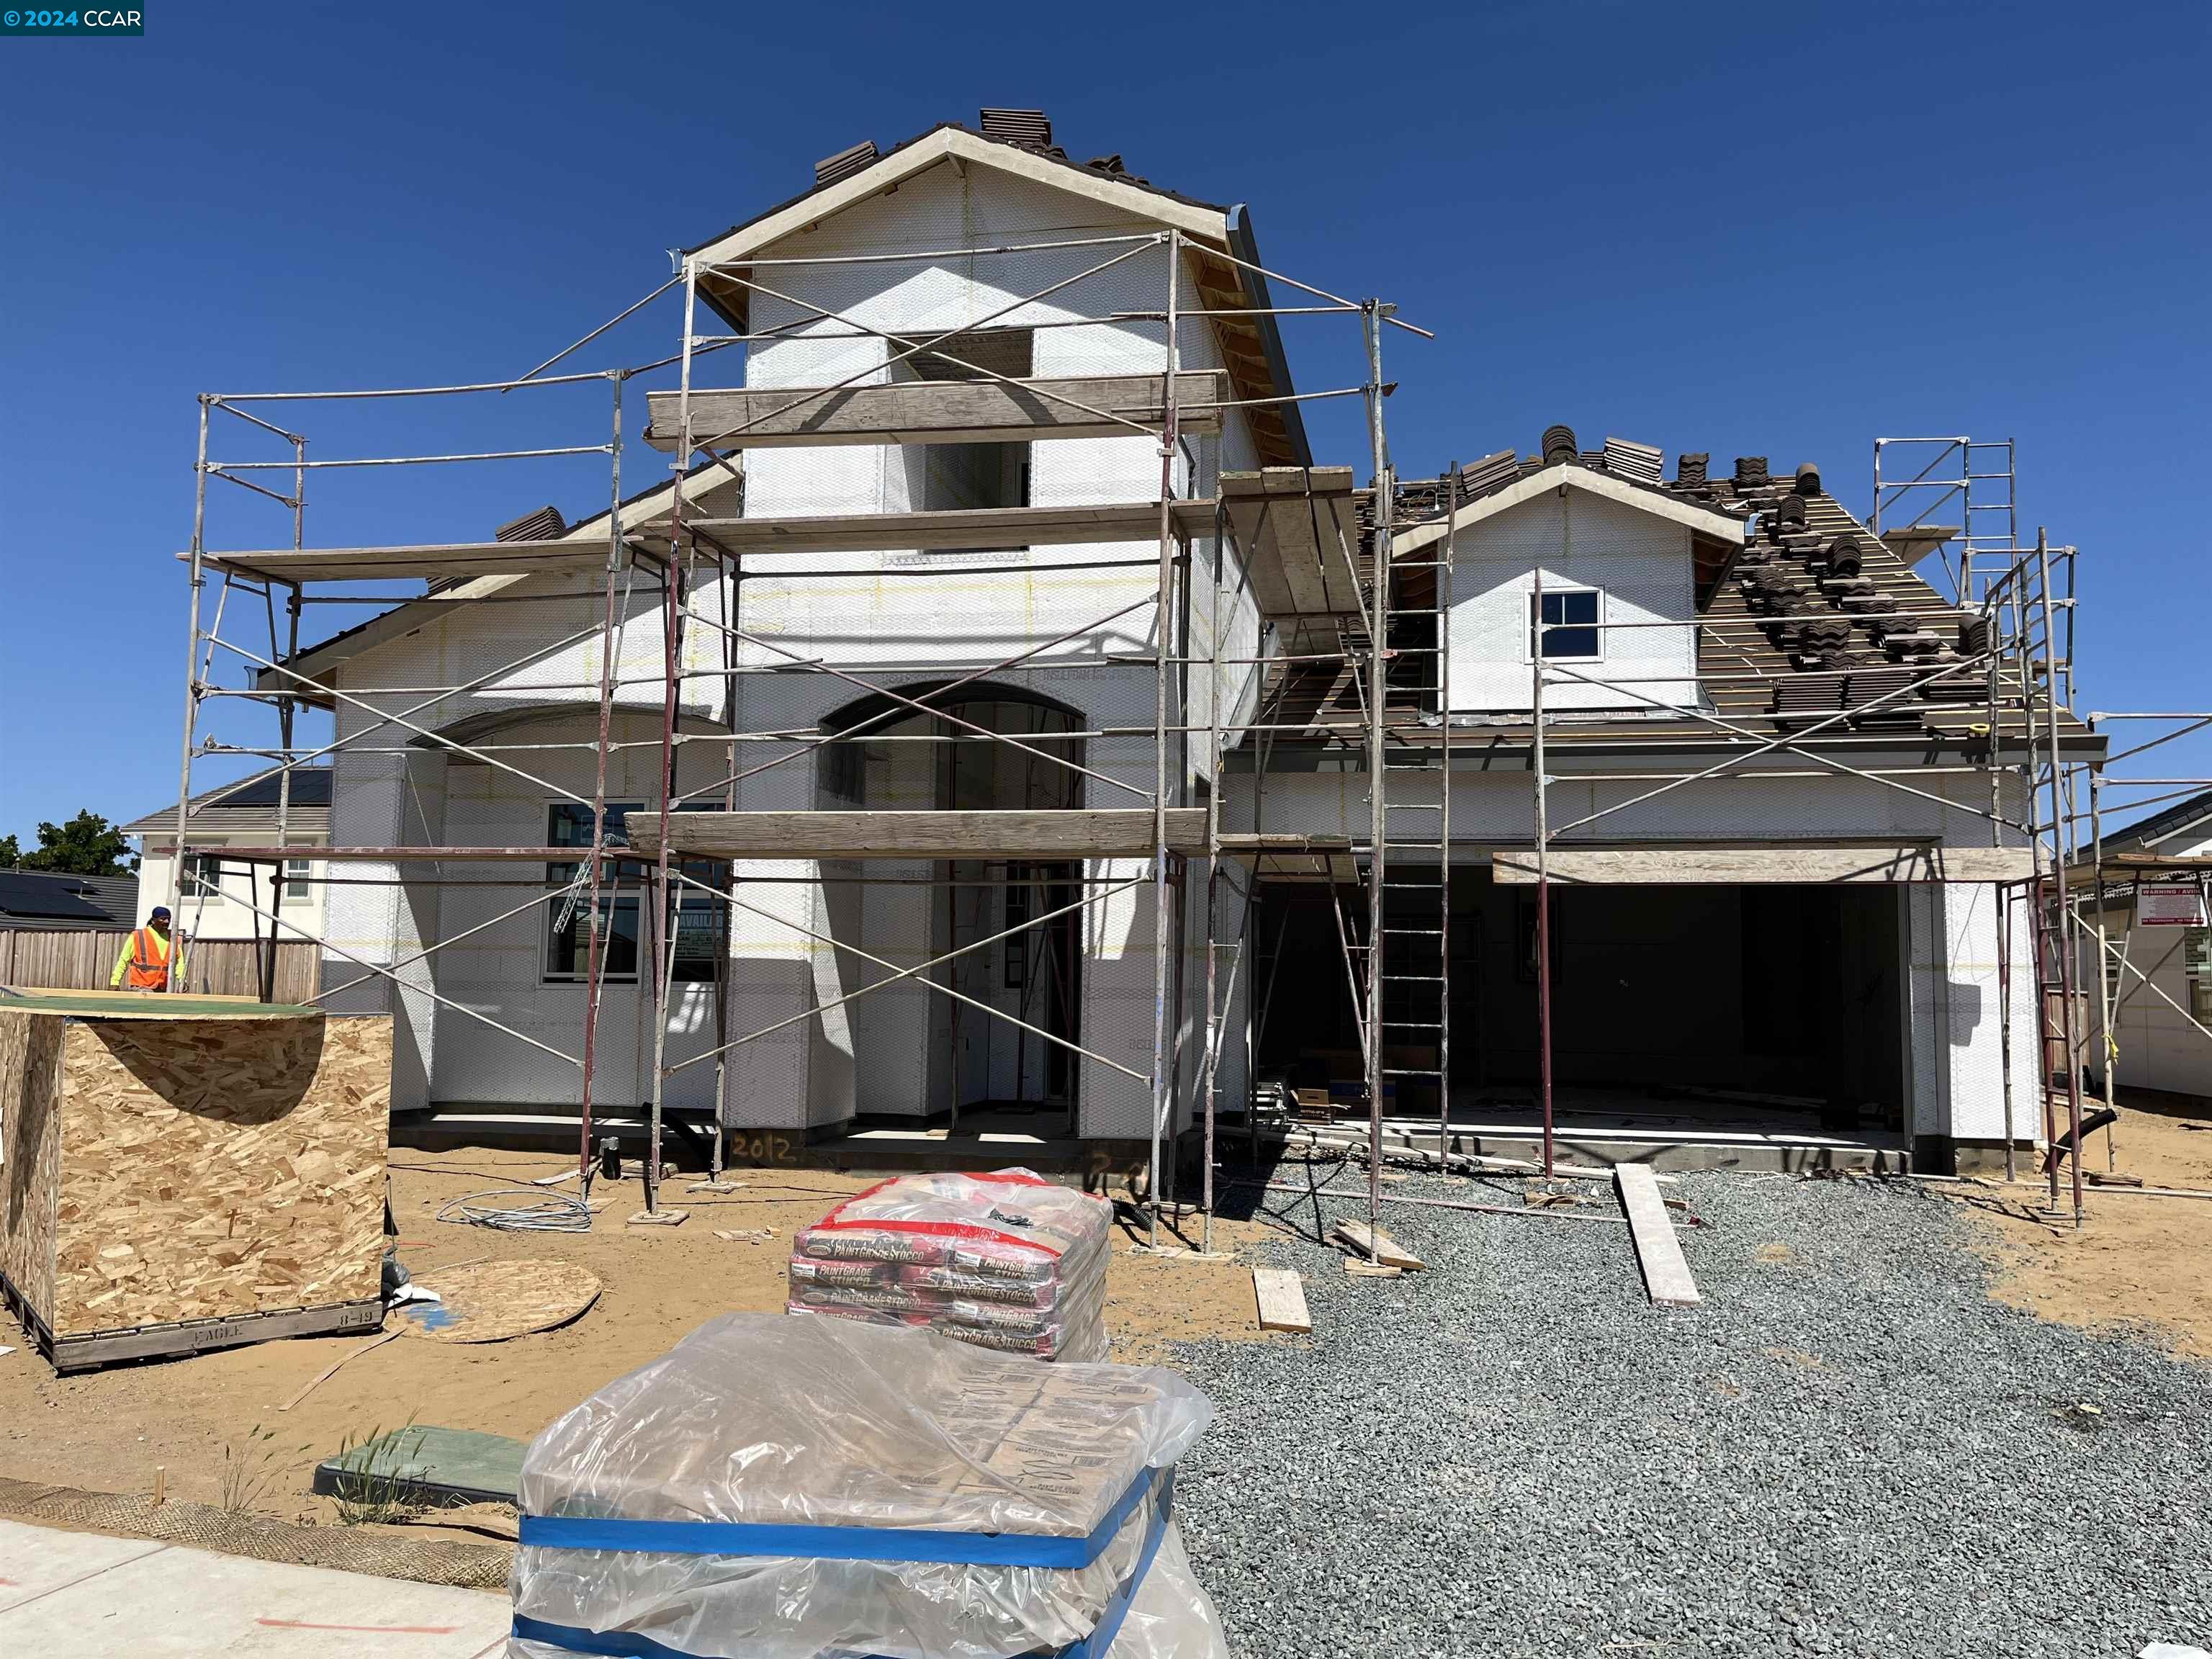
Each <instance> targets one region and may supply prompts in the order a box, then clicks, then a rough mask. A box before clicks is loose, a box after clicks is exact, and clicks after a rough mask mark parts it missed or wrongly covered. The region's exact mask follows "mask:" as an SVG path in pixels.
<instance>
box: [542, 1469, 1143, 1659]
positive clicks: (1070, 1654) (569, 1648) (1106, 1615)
mask: <svg viewBox="0 0 2212 1659" xmlns="http://www.w3.org/2000/svg"><path fill="white" fill-rule="evenodd" d="M1174 1487H1175V1474H1174V1471H1173V1470H1170V1471H1169V1472H1168V1475H1167V1478H1166V1479H1165V1480H1163V1481H1162V1482H1161V1483H1160V1501H1159V1502H1158V1504H1155V1505H1153V1508H1152V1522H1151V1524H1150V1525H1149V1526H1148V1527H1147V1528H1146V1532H1145V1547H1144V1549H1143V1550H1142V1551H1141V1552H1140V1553H1139V1555H1138V1557H1137V1566H1136V1571H1133V1572H1132V1573H1131V1574H1130V1575H1129V1576H1128V1577H1127V1579H1125V1580H1123V1581H1122V1583H1121V1588H1120V1589H1117V1590H1115V1592H1114V1599H1113V1600H1112V1601H1109V1602H1108V1603H1107V1604H1106V1607H1105V1611H1104V1612H1103V1613H1102V1614H1101V1615H1100V1616H1099V1620H1098V1623H1097V1626H1094V1627H1093V1629H1092V1630H1091V1634H1090V1635H1088V1636H1086V1637H1085V1638H1083V1639H1082V1640H1081V1641H1080V1642H1077V1643H1075V1644H1073V1645H1071V1646H1068V1647H1065V1648H1061V1649H1060V1650H1057V1652H1055V1653H1054V1654H1053V1655H1051V1656H1050V1659H1106V1654H1107V1651H1108V1650H1109V1649H1110V1648H1112V1647H1113V1645H1114V1638H1115V1637H1116V1636H1118V1635H1120V1634H1121V1626H1122V1623H1123V1622H1124V1621H1125V1620H1127V1618H1128V1616H1129V1608H1130V1606H1131V1604H1132V1603H1133V1602H1134V1601H1136V1599H1137V1589H1138V1587H1139V1585H1141V1584H1142V1583H1144V1582H1145V1575H1146V1573H1148V1572H1150V1571H1152V1561H1153V1559H1154V1558H1155V1557H1157V1556H1158V1554H1159V1553H1160V1545H1161V1543H1162V1542H1163V1541H1165V1539H1166V1537H1167V1534H1168V1515H1169V1511H1170V1509H1171V1508H1172V1507H1173V1494H1174ZM1132 1490H1136V1488H1132ZM956 1535H957V1536H963V1537H964V1536H968V1535H969V1534H956ZM514 1634H515V1636H516V1637H517V1638H519V1639H520V1640H522V1641H525V1642H536V1643H538V1644H541V1645H542V1646H545V1647H549V1648H559V1649H562V1650H563V1651H565V1652H568V1653H581V1654H588V1655H591V1656H593V1659H696V1656H695V1655H693V1654H690V1653H687V1652H685V1651H684V1650H683V1649H681V1648H671V1647H670V1646H669V1645H668V1644H666V1643H665V1642H656V1641H654V1640H653V1638H651V1637H650V1636H641V1635H639V1634H637V1633H636V1632H634V1631H619V1630H617V1631H598V1630H586V1629H584V1628H583V1627H582V1626H579V1625H556V1624H550V1623H548V1622H547V1621H546V1620H543V1619H532V1618H531V1617H530V1616H529V1615H527V1614H526V1613H516V1614H515V1615H514Z"/></svg>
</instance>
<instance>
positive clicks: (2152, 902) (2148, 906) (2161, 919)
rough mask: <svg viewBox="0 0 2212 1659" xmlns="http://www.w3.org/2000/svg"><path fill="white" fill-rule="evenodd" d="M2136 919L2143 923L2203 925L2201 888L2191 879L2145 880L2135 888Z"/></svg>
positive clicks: (2144, 924) (2199, 884)
mask: <svg viewBox="0 0 2212 1659" xmlns="http://www.w3.org/2000/svg"><path fill="white" fill-rule="evenodd" d="M2136 922H2137V924H2138V925H2140V926H2142V927H2203V926H2204V925H2205V919H2204V888H2203V884H2202V883H2199V882H2194V881H2147V882H2144V883H2142V884H2141V885H2139V886H2138V887H2137V888H2136Z"/></svg>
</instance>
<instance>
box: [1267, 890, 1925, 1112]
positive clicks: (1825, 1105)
mask: <svg viewBox="0 0 2212 1659" xmlns="http://www.w3.org/2000/svg"><path fill="white" fill-rule="evenodd" d="M1904 895H1905V888H1904V887H1902V886H1900V885H1897V884H1828V885H1822V886H1791V885H1764V884H1742V885H1711V886H1704V885H1696V886H1693V885H1682V886H1598V885H1591V886H1568V885H1563V884H1555V885H1554V886H1553V888H1552V890H1551V907H1552V909H1551V925H1550V935H1551V955H1552V963H1551V967H1552V1030H1553V1043H1552V1054H1553V1117H1554V1121H1555V1124H1556V1125H1557V1126H1558V1132H1559V1137H1560V1138H1561V1139H1562V1140H1563V1141H1564V1142H1567V1143H1574V1142H1577V1141H1579V1142H1582V1143H1584V1144H1588V1145H1590V1146H1592V1147H1593V1149H1594V1150H1595V1147H1596V1146H1597V1144H1598V1143H1603V1145H1604V1146H1605V1147H1606V1148H1607V1149H1608V1150H1609V1151H1611V1150H1613V1149H1617V1148H1618V1147H1619V1146H1620V1145H1621V1144H1622V1143H1641V1142H1649V1143H1653V1144H1657V1145H1666V1144H1669V1143H1684V1142H1696V1143H1699V1144H1708V1143H1710V1144H1716V1145H1720V1146H1729V1145H1732V1144H1735V1143H1737V1142H1741V1143H1743V1144H1745V1145H1746V1146H1760V1145H1768V1146H1772V1145H1778V1144H1779V1145H1787V1146H1810V1147H1817V1146H1823V1145H1834V1146H1875V1147H1880V1148H1901V1147H1903V1146H1905V1145H1906V1144H1907V1137H1906V1134H1905V1127H1906V1126H1905V1098H1906V1061H1905V996H1904V974H1905V959H1904V937H1905V934H1904V925H1905V924H1904V905H1903V898H1904ZM1338 896H1339V897H1340V899H1341V901H1342V903H1343V904H1344V906H1345V907H1346V930H1347V932H1348V933H1349V934H1350V936H1351V937H1352V940H1353V943H1354V946H1355V949H1354V952H1353V957H1354V961H1353V969H1352V974H1350V975H1348V974H1347V971H1346V969H1345V968H1344V967H1343V966H1342V965H1341V964H1342V963H1343V960H1344V952H1343V950H1342V946H1341V945H1340V939H1339V933H1338V927H1337V919H1336V917H1337V913H1336V909H1335V907H1334V904H1333V902H1332V898H1331V891H1330V890H1329V889H1328V887H1326V886H1318V887H1306V888H1298V887H1295V886H1288V885H1286V886H1284V887H1281V888H1263V889H1262V891H1261V899H1262V905H1261V912H1262V915H1263V917H1264V918H1265V920H1264V921H1263V922H1262V924H1261V925H1262V927H1264V929H1265V930H1266V931H1265V933H1264V934H1263V936H1262V937H1261V940H1260V943H1261V950H1262V952H1263V954H1262V956H1261V968H1262V971H1263V973H1264V971H1265V970H1266V968H1267V965H1268V962H1269V959H1270V958H1271V957H1273V956H1274V955H1276V954H1277V953H1278V952H1279V954H1280V955H1281V957H1282V958H1283V959H1284V961H1285V963H1287V964H1288V966H1287V967H1286V968H1285V970H1284V971H1283V972H1281V973H1280V974H1279V975H1278V977H1277V982H1276V987H1275V989H1274V992H1273V998H1272V1000H1271V1003H1270V1006H1266V1007H1265V1008H1264V1009H1263V1011H1262V1023H1261V1024H1260V1026H1259V1029H1258V1031H1257V1034H1256V1035H1257V1037H1258V1041H1257V1044H1256V1048H1257V1052H1258V1058H1259V1064H1258V1068H1257V1074H1258V1075H1259V1076H1261V1078H1263V1079H1264V1078H1280V1079H1285V1080H1286V1081H1287V1082H1290V1083H1291V1084H1292V1085H1296V1086H1298V1087H1300V1088H1302V1089H1308V1090H1310V1089H1312V1088H1314V1087H1317V1086H1318V1087H1327V1086H1328V1085H1331V1084H1334V1085H1336V1089H1335V1093H1336V1094H1337V1096H1338V1097H1339V1098H1338V1105H1339V1108H1340V1109H1341V1110H1345V1111H1346V1112H1348V1113H1350V1114H1351V1115H1358V1116H1364V1115H1365V1108H1364V1095H1360V1094H1358V1093H1356V1092H1353V1091H1347V1090H1346V1087H1345V1086H1344V1080H1345V1079H1357V1078H1358V1075H1359V1073H1360V1072H1361V1069H1362V1067H1361V1062H1360V1058H1359V1036H1358V1023H1357V1019H1356V1018H1355V1015H1354V1012H1353V1011H1354V1009H1355V1007H1356V1006H1357V1004H1356V1001H1355V996H1356V993H1355V992H1354V990H1353V988H1352V976H1353V975H1356V974H1357V973H1358V971H1359V970H1360V969H1362V968H1363V967H1364V964H1363V963H1360V962H1359V960H1358V957H1359V954H1360V953H1359V951H1358V948H1357V947H1358V941H1359V940H1360V939H1363V938H1364V933H1365V928H1364V902H1363V900H1362V897H1361V896H1360V895H1359V893H1358V891H1357V890H1354V889H1346V890H1341V891H1340V894H1339V895H1338ZM1451 907H1452V915H1451V927H1450V951H1451V964H1450V974H1449V999H1450V1000H1449V1026H1450V1041H1451V1073H1452V1111H1451V1120H1452V1124H1453V1127H1454V1128H1455V1131H1457V1132H1459V1133H1460V1134H1461V1137H1462V1145H1468V1144H1471V1143H1470V1140H1469V1139H1468V1138H1469V1137H1473V1138H1474V1139H1480V1140H1485V1141H1487V1140H1490V1139H1503V1140H1509V1141H1510V1140H1516V1139H1517V1140H1522V1141H1525V1140H1527V1139H1531V1138H1534V1137H1535V1136H1537V1135H1538V1133H1540V1126H1541V1108H1540V1104H1539V1099H1538V1092H1537V1089H1538V1046H1537V1042H1538V1039H1537V1032H1538V1026H1537V974H1536V955H1535V935H1536V926H1535V923H1536V915H1535V909H1536V907H1535V889H1534V887H1533V886H1531V885H1521V884H1505V883H1498V882H1494V881H1493V880H1492V877H1491V872H1489V871H1488V870H1486V869H1480V870H1472V869H1471V870H1461V871H1455V872H1454V875H1453V878H1452V884H1451ZM1270 913H1272V914H1270ZM1278 931H1279V942H1278V939H1277V937H1276V935H1277V933H1278ZM1384 1115H1385V1117H1386V1118H1387V1119H1389V1120H1392V1121H1395V1122H1396V1123H1397V1124H1399V1125H1400V1126H1401V1127H1403V1129H1404V1130H1405V1131H1406V1132H1407V1133H1419V1134H1420V1135H1422V1136H1424V1137H1426V1136H1429V1135H1432V1134H1433V1133H1434V1132H1435V1129H1436V1127H1437V1115H1436V1106H1435V1102H1434V1096H1433V1094H1432V1093H1431V1094H1429V1095H1428V1096H1427V1097H1425V1098H1415V1097H1412V1096H1408V1097H1407V1099H1406V1102H1405V1104H1404V1107H1403V1108H1402V1109H1401V1106H1400V1103H1399V1101H1398V1099H1397V1098H1396V1097H1394V1096H1392V1095H1389V1094H1387V1093H1386V1097H1385V1102H1384Z"/></svg>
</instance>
